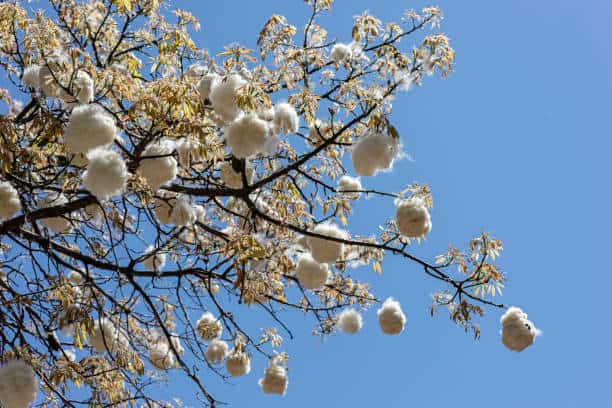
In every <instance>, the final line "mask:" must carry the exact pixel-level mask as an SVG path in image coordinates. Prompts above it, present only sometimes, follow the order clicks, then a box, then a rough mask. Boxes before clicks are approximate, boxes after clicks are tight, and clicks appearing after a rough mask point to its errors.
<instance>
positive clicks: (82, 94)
mask: <svg viewBox="0 0 612 408" xmlns="http://www.w3.org/2000/svg"><path fill="white" fill-rule="evenodd" d="M72 88H73V94H74V96H75V97H76V98H77V100H78V101H79V102H80V103H90V102H91V101H93V98H94V92H95V91H94V82H93V79H91V77H90V76H89V74H88V73H87V72H85V71H78V72H77V74H76V77H75V78H74V81H73V82H72Z"/></svg>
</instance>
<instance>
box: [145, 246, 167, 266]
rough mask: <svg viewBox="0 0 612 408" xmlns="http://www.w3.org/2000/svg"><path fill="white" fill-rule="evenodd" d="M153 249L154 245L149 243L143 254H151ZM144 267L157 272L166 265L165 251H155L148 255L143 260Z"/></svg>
mask: <svg viewBox="0 0 612 408" xmlns="http://www.w3.org/2000/svg"><path fill="white" fill-rule="evenodd" d="M154 251H155V247H154V246H153V245H151V246H150V247H148V248H147V250H146V251H145V254H151V253H153V252H154ZM143 264H144V267H145V268H147V270H149V271H152V272H159V271H161V270H162V269H163V267H164V265H166V253H165V252H162V251H157V252H155V253H154V254H153V255H149V256H148V257H147V258H146V259H145V260H144V262H143Z"/></svg>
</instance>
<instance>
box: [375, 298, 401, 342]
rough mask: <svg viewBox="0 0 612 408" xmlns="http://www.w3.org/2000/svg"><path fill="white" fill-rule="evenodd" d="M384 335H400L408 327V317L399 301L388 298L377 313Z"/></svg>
mask: <svg viewBox="0 0 612 408" xmlns="http://www.w3.org/2000/svg"><path fill="white" fill-rule="evenodd" d="M376 314H377V315H378V323H379V324H380V328H381V329H382V331H383V333H386V334H400V333H401V332H402V331H403V330H404V326H406V316H405V315H404V312H402V308H401V307H400V304H399V302H398V301H397V300H394V299H393V298H388V299H387V300H385V302H384V303H383V304H382V306H381V308H380V309H378V312H377V313H376Z"/></svg>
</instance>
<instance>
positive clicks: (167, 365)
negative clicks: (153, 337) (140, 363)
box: [149, 342, 176, 370]
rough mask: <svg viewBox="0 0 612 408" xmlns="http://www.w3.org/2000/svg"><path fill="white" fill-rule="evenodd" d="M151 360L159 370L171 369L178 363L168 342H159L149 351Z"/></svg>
mask: <svg viewBox="0 0 612 408" xmlns="http://www.w3.org/2000/svg"><path fill="white" fill-rule="evenodd" d="M149 361H150V362H151V365H153V367H155V368H157V369H158V370H169V369H171V368H172V367H174V365H175V364H176V358H175V356H174V353H173V352H172V350H170V349H169V347H168V344H166V343H161V342H160V343H157V344H156V345H155V346H153V349H152V350H151V352H150V353H149Z"/></svg>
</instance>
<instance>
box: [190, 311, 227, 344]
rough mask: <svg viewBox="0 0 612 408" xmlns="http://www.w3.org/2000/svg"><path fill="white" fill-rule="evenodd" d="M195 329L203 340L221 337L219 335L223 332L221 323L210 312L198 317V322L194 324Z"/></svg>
mask: <svg viewBox="0 0 612 408" xmlns="http://www.w3.org/2000/svg"><path fill="white" fill-rule="evenodd" d="M196 329H197V330H198V333H199V334H200V336H201V337H202V339H204V340H212V339H216V338H218V337H221V333H222V332H223V326H222V325H221V322H220V321H219V320H218V319H217V318H215V316H213V314H212V313H210V312H206V313H204V314H203V315H202V317H200V320H198V321H197V323H196Z"/></svg>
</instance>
